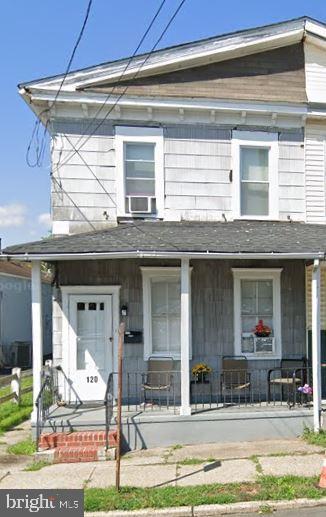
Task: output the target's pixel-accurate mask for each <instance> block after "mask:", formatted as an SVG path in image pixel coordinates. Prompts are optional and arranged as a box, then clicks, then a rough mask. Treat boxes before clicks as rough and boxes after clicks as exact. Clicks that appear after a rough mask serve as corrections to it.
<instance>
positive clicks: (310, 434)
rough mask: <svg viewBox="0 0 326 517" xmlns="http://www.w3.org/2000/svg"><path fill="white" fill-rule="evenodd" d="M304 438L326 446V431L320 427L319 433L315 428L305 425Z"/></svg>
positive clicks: (313, 443) (309, 441)
mask: <svg viewBox="0 0 326 517" xmlns="http://www.w3.org/2000/svg"><path fill="white" fill-rule="evenodd" d="M302 438H303V439H304V440H306V442H308V443H310V444H311V445H319V446H320V447H324V448H326V431H325V430H324V429H320V431H319V432H318V433H315V432H314V430H313V429H310V428H309V427H305V428H304V431H303V435H302Z"/></svg>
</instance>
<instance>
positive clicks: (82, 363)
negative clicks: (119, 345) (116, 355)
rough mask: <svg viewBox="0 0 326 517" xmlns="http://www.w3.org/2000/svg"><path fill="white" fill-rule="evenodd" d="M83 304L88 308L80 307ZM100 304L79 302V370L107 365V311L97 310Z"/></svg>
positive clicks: (77, 329)
mask: <svg viewBox="0 0 326 517" xmlns="http://www.w3.org/2000/svg"><path fill="white" fill-rule="evenodd" d="M82 305H84V306H85V305H86V307H87V308H88V310H84V309H82V310H81V309H78V307H82ZM98 305H99V304H97V303H96V302H90V303H88V304H85V303H83V302H78V304H77V328H76V334H77V365H76V366H77V370H87V369H88V368H94V367H98V368H100V369H101V368H103V367H104V365H105V350H106V348H105V347H106V345H107V344H106V338H105V312H104V310H97V306H98ZM103 309H104V304H103Z"/></svg>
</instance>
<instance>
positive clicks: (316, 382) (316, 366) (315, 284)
mask: <svg viewBox="0 0 326 517" xmlns="http://www.w3.org/2000/svg"><path fill="white" fill-rule="evenodd" d="M311 293H312V300H311V307H312V310H311V327H312V378H313V405H314V431H315V432H318V431H319V429H320V424H321V422H320V419H321V371H320V263H319V260H315V261H314V265H313V269H312V285H311Z"/></svg>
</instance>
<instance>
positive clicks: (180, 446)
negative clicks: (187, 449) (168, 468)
mask: <svg viewBox="0 0 326 517" xmlns="http://www.w3.org/2000/svg"><path fill="white" fill-rule="evenodd" d="M178 449H182V445H180V444H179V443H177V444H175V445H172V447H171V451H177V450H178Z"/></svg>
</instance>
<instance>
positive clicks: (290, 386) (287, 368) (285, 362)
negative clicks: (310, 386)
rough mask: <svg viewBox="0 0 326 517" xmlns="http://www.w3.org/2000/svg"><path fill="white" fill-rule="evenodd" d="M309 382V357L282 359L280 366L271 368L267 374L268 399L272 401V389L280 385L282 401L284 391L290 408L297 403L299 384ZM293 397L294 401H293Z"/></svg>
mask: <svg viewBox="0 0 326 517" xmlns="http://www.w3.org/2000/svg"><path fill="white" fill-rule="evenodd" d="M306 382H307V359H306V357H302V358H300V359H287V358H284V359H281V362H280V366H279V367H277V368H271V369H270V370H269V371H268V374H267V401H268V402H270V401H271V389H272V387H274V386H279V387H280V390H281V402H282V400H283V395H284V391H285V390H286V398H287V404H288V406H289V409H291V407H293V406H294V405H295V404H296V393H297V387H298V385H299V384H300V385H302V384H305V383H306ZM291 399H292V401H291Z"/></svg>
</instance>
